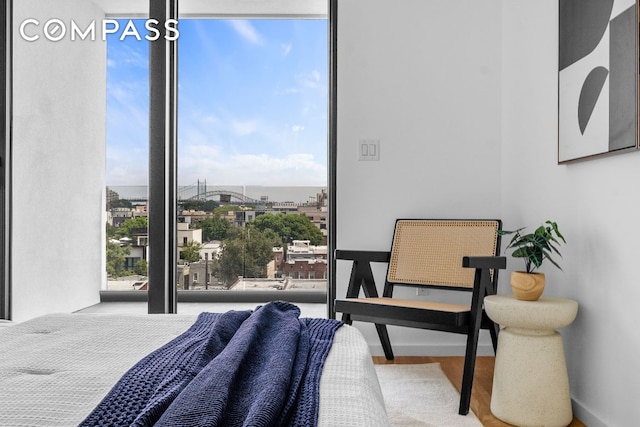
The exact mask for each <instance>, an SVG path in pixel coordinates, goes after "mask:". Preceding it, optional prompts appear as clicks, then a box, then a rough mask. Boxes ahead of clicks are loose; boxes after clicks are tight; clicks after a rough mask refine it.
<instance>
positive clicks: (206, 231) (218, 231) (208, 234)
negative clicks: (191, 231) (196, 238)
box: [197, 214, 231, 242]
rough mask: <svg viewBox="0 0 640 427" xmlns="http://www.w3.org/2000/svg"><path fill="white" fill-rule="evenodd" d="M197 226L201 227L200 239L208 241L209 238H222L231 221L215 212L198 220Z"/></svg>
mask: <svg viewBox="0 0 640 427" xmlns="http://www.w3.org/2000/svg"><path fill="white" fill-rule="evenodd" d="M197 227H198V228H201V229H202V240H204V241H205V242H208V241H211V240H224V239H225V238H226V237H227V234H228V233H229V229H230V228H231V223H229V221H227V220H226V219H224V218H222V217H221V216H220V214H215V215H214V216H212V217H209V218H206V219H204V220H202V221H200V222H199V223H198V225H197Z"/></svg>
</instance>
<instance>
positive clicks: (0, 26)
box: [0, 2, 11, 320]
mask: <svg viewBox="0 0 640 427" xmlns="http://www.w3.org/2000/svg"><path fill="white" fill-rule="evenodd" d="M10 4H11V2H3V4H2V6H1V7H0V34H2V37H1V38H0V39H1V40H2V41H1V42H0V320H2V319H10V318H11V306H10V304H9V302H10V300H9V293H10V290H9V284H10V279H9V277H10V275H9V271H8V268H9V265H10V258H9V256H8V255H9V254H10V251H9V250H8V248H9V246H8V243H9V242H10V238H9V234H10V228H9V226H8V217H9V215H7V213H9V212H10V197H9V194H10V184H11V174H10V167H11V159H10V157H9V153H10V152H11V150H10V145H9V143H10V138H9V136H10V125H9V123H10V99H11V97H10V88H11V80H10V73H11V65H10V64H11V61H10V58H11V55H10V52H11V45H10V43H11V33H10V28H11V25H10V22H11V20H10V16H11V10H10V7H9V6H10Z"/></svg>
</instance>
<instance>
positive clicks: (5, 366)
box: [0, 314, 389, 427]
mask: <svg viewBox="0 0 640 427" xmlns="http://www.w3.org/2000/svg"><path fill="white" fill-rule="evenodd" d="M196 317H197V316H195V315H164V314H157V315H126V314H51V315H46V316H42V317H39V318H37V319H33V320H30V321H27V322H24V323H19V324H16V325H14V326H10V327H4V328H0V426H2V427H18V426H20V427H26V426H29V427H54V426H75V425H77V424H78V423H79V422H81V421H82V420H83V419H84V417H85V416H86V415H87V414H88V413H89V412H91V410H92V409H93V408H94V407H95V406H96V405H97V404H98V403H99V402H100V400H101V399H102V397H103V396H104V395H105V394H106V393H107V392H108V391H109V390H110V389H111V387H112V386H113V385H114V384H115V383H116V382H117V381H118V379H119V378H120V377H121V376H122V375H123V374H124V373H125V372H126V371H127V370H128V369H129V368H130V367H131V366H132V365H134V364H135V363H136V362H137V361H138V360H140V359H141V358H142V357H144V356H145V355H147V354H148V353H150V352H151V351H153V350H155V349H156V348H158V347H160V346H162V345H163V344H165V343H167V342H168V341H170V340H171V339H173V338H175V337H176V336H178V335H180V334H181V333H182V332H184V331H185V330H187V328H188V327H189V326H190V325H191V324H192V323H193V322H194V321H195V319H196ZM319 425H320V426H323V427H339V426H363V427H365V426H366V427H377V426H380V427H382V426H389V421H388V419H387V415H386V413H385V409H384V401H383V398H382V393H381V392H380V386H379V383H378V380H377V377H376V373H375V370H374V367H373V363H372V361H371V354H370V353H369V348H368V346H367V344H366V342H365V341H364V338H363V337H362V335H361V334H360V332H359V331H358V330H357V329H355V328H353V327H351V326H348V325H343V326H342V327H341V328H340V329H338V331H337V332H336V335H335V338H334V343H333V346H332V348H331V351H330V352H329V355H328V357H327V360H326V362H325V367H324V370H323V373H322V377H321V380H320V408H319Z"/></svg>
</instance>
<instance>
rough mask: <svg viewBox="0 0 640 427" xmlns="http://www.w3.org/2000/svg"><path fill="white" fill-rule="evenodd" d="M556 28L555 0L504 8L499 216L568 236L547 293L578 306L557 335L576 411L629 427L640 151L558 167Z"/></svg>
mask: <svg viewBox="0 0 640 427" xmlns="http://www.w3.org/2000/svg"><path fill="white" fill-rule="evenodd" d="M557 22H558V3H557V1H556V0H543V1H535V2H532V1H526V0H509V1H504V2H503V38H502V40H503V65H504V67H503V82H504V85H503V87H502V94H503V98H502V99H503V101H502V107H503V117H504V119H503V132H502V141H503V142H502V145H503V152H502V211H503V213H504V215H503V216H504V218H505V221H506V224H507V225H509V226H511V227H519V226H531V227H534V226H536V225H538V224H539V223H540V222H542V221H544V220H546V219H552V220H557V221H558V224H559V226H560V230H561V231H562V232H563V234H564V235H565V237H566V238H567V242H568V243H567V245H565V246H564V248H563V250H562V254H563V259H562V266H563V270H564V272H561V271H559V270H556V269H554V268H553V267H550V268H549V267H547V268H545V269H544V271H545V273H546V274H547V288H546V289H545V294H547V295H558V296H565V297H569V298H573V299H575V300H577V301H578V302H579V304H580V308H579V312H578V317H577V319H576V321H575V322H574V323H573V324H572V325H571V326H569V327H567V328H564V329H563V330H562V331H561V332H562V334H563V337H564V343H565V351H566V354H567V364H568V368H569V377H570V383H571V392H572V397H573V399H574V402H575V406H574V407H575V409H576V415H577V416H578V417H579V418H580V419H581V420H582V421H583V422H585V424H587V425H589V426H590V427H599V426H611V427H613V426H620V427H623V426H630V425H636V424H637V423H638V408H637V405H635V404H634V402H635V400H637V396H640V374H639V373H638V369H637V368H636V365H637V360H638V355H639V354H640V335H639V334H638V331H637V328H636V326H635V320H634V319H635V318H636V317H637V301H638V299H640V286H638V268H637V265H638V259H640V246H639V245H638V244H637V239H638V237H639V236H640V221H638V218H639V217H640V190H639V189H638V183H639V182H640V167H639V165H640V152H633V153H626V154H621V155H617V156H613V157H607V158H600V159H593V160H589V161H584V162H580V163H575V164H570V165H557V164H556V162H557V129H558V120H557V114H558V108H557V105H558V104H557V103H558V98H557V72H558V71H557V67H558V60H557V58H558V50H557V45H558V31H557ZM510 267H511V268H513V269H515V267H516V266H515V265H513V263H512V265H510Z"/></svg>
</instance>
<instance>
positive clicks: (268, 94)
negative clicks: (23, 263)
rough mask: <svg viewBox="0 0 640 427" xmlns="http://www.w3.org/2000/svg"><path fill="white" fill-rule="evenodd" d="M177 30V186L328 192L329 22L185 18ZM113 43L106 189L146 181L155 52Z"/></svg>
mask: <svg viewBox="0 0 640 427" xmlns="http://www.w3.org/2000/svg"><path fill="white" fill-rule="evenodd" d="M142 25H143V24H142V23H141V24H140V26H139V28H140V29H141V30H140V33H141V35H142V36H144V35H145V34H146V31H143V30H142V28H143V27H142ZM179 30H180V37H179V45H178V50H179V54H178V55H179V70H178V79H179V94H178V183H179V185H190V184H194V183H195V182H196V181H197V180H198V179H200V180H205V179H206V180H207V184H208V185H267V186H274V185H276V186H277V185H283V186H293V185H311V186H326V164H327V155H326V151H327V22H326V20H191V19H182V20H180V23H179ZM110 37H111V38H110V39H108V42H107V43H108V44H107V61H108V62H107V171H106V173H107V185H140V184H146V182H147V171H148V109H149V107H148V103H149V89H148V85H149V82H148V45H147V42H146V41H144V39H143V41H137V40H136V39H135V38H134V37H127V38H126V39H125V40H123V41H120V40H119V39H118V37H119V35H118V34H116V35H113V36H110Z"/></svg>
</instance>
